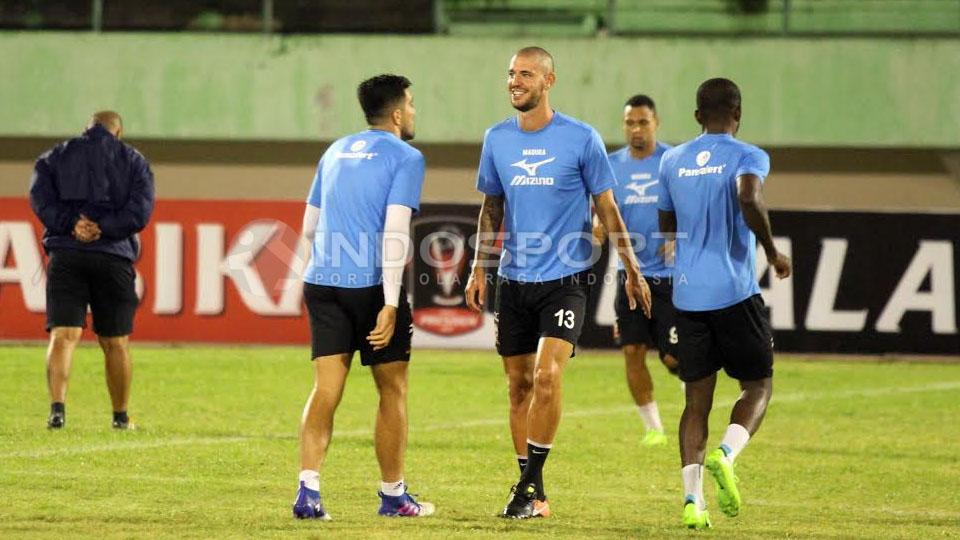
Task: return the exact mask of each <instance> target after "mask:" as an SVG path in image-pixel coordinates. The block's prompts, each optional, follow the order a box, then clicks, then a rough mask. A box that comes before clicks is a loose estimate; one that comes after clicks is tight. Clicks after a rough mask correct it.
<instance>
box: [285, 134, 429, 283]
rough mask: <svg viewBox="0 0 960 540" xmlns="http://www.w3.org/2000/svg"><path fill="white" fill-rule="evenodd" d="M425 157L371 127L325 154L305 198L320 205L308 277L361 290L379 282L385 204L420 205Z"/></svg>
mask: <svg viewBox="0 0 960 540" xmlns="http://www.w3.org/2000/svg"><path fill="white" fill-rule="evenodd" d="M423 173H424V159H423V154H421V153H420V151H419V150H417V149H416V148H414V147H412V146H410V145H409V144H407V143H406V142H404V141H402V140H400V139H399V138H398V137H397V136H396V135H394V134H392V133H388V132H386V131H381V130H376V129H369V130H367V131H361V132H360V133H355V134H353V135H348V136H346V137H343V138H342V139H339V140H337V141H336V142H334V143H333V144H332V145H330V148H328V149H327V151H326V152H324V154H323V157H321V158H320V163H319V164H318V165H317V173H316V176H314V178H313V185H312V186H311V187H310V194H309V195H308V196H307V204H309V205H311V206H316V207H317V208H320V220H319V221H318V222H317V229H316V236H315V237H314V240H313V255H312V257H311V259H310V265H309V266H308V267H307V269H306V272H305V273H304V278H303V279H304V281H306V282H307V283H312V284H314V285H328V286H334V287H345V288H359V287H372V286H375V285H379V284H380V282H381V278H382V268H381V267H382V264H383V263H382V247H381V245H382V240H383V227H384V222H385V220H386V214H387V205H390V204H400V205H403V206H408V207H410V208H412V209H413V211H414V212H416V211H417V210H418V209H419V207H420V190H421V188H422V187H423Z"/></svg>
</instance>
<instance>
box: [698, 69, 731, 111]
mask: <svg viewBox="0 0 960 540" xmlns="http://www.w3.org/2000/svg"><path fill="white" fill-rule="evenodd" d="M738 108H740V88H738V87H737V85H736V83H734V82H733V81H731V80H730V79H724V78H721V77H718V78H716V79H708V80H706V81H704V82H703V84H701V85H700V88H698V89H697V110H698V111H700V114H701V115H703V116H704V117H705V118H716V117H717V116H730V115H732V114H733V111H735V110H737V109H738Z"/></svg>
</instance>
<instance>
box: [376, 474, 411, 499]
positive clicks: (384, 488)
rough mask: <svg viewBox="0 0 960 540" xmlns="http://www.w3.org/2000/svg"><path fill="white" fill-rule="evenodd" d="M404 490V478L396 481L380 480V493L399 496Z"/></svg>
mask: <svg viewBox="0 0 960 540" xmlns="http://www.w3.org/2000/svg"><path fill="white" fill-rule="evenodd" d="M404 491H405V489H404V485H403V478H401V479H399V480H397V481H396V482H380V493H383V494H384V495H387V496H389V497H399V496H401V495H403V492H404Z"/></svg>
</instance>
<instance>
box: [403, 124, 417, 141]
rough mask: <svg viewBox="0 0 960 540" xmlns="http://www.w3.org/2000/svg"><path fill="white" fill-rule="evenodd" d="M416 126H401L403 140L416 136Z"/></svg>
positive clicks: (410, 139) (409, 139)
mask: <svg viewBox="0 0 960 540" xmlns="http://www.w3.org/2000/svg"><path fill="white" fill-rule="evenodd" d="M414 135H415V133H414V128H413V126H410V127H407V126H404V127H402V128H400V140H401V141H412V140H413V137H414Z"/></svg>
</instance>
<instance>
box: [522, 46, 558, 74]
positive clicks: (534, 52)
mask: <svg viewBox="0 0 960 540" xmlns="http://www.w3.org/2000/svg"><path fill="white" fill-rule="evenodd" d="M514 57H515V58H520V57H523V58H530V59H531V60H536V61H537V63H538V64H539V65H540V67H541V68H542V69H543V73H544V74H545V75H546V74H547V73H553V69H554V68H553V55H551V54H550V53H548V52H547V50H546V49H544V48H541V47H524V48H522V49H520V50H519V51H517V54H515V55H514Z"/></svg>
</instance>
